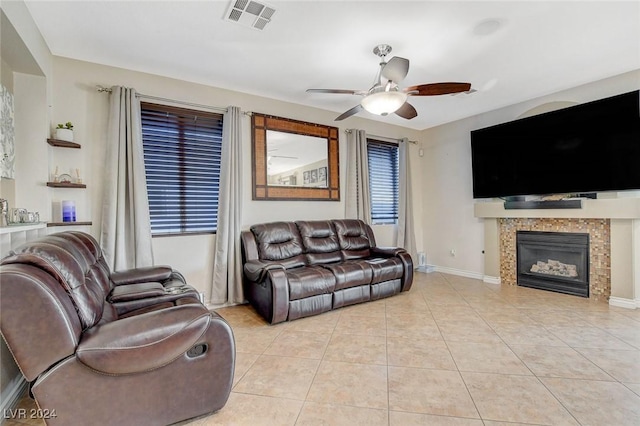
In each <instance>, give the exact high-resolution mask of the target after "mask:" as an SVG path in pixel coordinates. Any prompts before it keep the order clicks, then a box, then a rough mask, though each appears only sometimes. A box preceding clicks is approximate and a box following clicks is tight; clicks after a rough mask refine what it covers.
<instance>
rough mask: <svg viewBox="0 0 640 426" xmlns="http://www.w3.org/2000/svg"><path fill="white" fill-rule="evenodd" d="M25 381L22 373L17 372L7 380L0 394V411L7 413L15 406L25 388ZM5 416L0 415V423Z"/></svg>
mask: <svg viewBox="0 0 640 426" xmlns="http://www.w3.org/2000/svg"><path fill="white" fill-rule="evenodd" d="M27 385H28V383H27V381H26V380H25V378H24V376H23V375H22V374H18V375H17V376H16V377H14V378H13V380H11V382H9V384H8V385H7V386H6V387H5V388H4V390H3V391H2V394H1V395H0V401H1V402H0V413H8V412H9V410H11V409H14V408H16V406H17V405H18V401H20V398H21V397H22V394H23V393H24V391H25V390H26V389H27ZM4 417H5V416H1V417H0V423H4V420H5V418H4Z"/></svg>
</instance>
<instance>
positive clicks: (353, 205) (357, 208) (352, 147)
mask: <svg viewBox="0 0 640 426" xmlns="http://www.w3.org/2000/svg"><path fill="white" fill-rule="evenodd" d="M345 217H346V218H347V219H361V220H363V221H364V222H365V223H371V195H370V191H369V158H368V155H367V133H366V132H365V131H364V130H355V129H353V130H349V131H348V132H347V189H346V202H345Z"/></svg>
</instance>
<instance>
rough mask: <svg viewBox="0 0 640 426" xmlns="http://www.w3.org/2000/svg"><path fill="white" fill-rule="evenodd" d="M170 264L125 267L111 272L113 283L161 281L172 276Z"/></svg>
mask: <svg viewBox="0 0 640 426" xmlns="http://www.w3.org/2000/svg"><path fill="white" fill-rule="evenodd" d="M172 273H173V269H171V267H170V266H149V267H145V268H135V269H127V270H124V271H118V272H113V273H111V277H110V278H111V281H112V282H113V284H114V285H126V284H133V283H140V282H150V281H156V282H163V281H166V280H168V279H169V278H171V277H172Z"/></svg>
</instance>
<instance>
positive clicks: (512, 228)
mask: <svg viewBox="0 0 640 426" xmlns="http://www.w3.org/2000/svg"><path fill="white" fill-rule="evenodd" d="M498 223H499V229H500V231H499V232H500V282H501V283H503V284H509V285H516V284H517V279H516V275H517V271H516V270H517V266H516V231H542V232H581V233H586V234H589V298H593V299H595V300H609V296H610V295H611V236H610V233H611V225H610V220H609V219H545V218H500V219H498Z"/></svg>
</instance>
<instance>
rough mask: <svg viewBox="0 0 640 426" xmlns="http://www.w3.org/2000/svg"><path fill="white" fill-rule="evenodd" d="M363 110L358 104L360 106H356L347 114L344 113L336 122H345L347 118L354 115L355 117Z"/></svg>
mask: <svg viewBox="0 0 640 426" xmlns="http://www.w3.org/2000/svg"><path fill="white" fill-rule="evenodd" d="M362 110H363V108H362V105H360V104H358V105H356V106H354V107H353V108H351V109H350V110H349V111H346V112H343V113H342V114H340V115H339V116H338V117H337V118H336V119H335V120H334V121H341V120H344V119H345V118H349V117H351V116H352V115H355V114H357V113H359V112H360V111H362Z"/></svg>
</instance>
